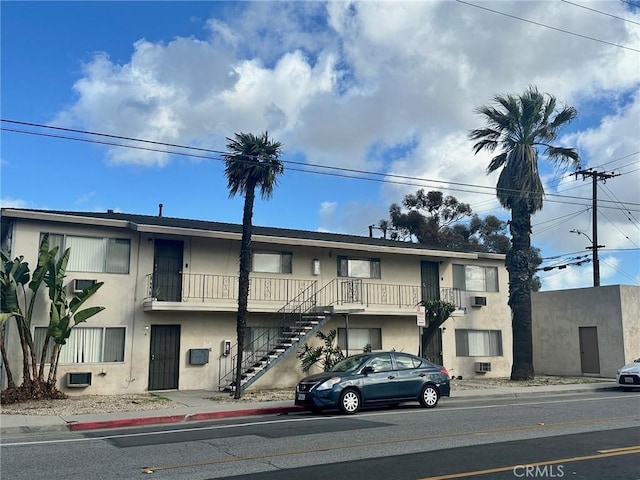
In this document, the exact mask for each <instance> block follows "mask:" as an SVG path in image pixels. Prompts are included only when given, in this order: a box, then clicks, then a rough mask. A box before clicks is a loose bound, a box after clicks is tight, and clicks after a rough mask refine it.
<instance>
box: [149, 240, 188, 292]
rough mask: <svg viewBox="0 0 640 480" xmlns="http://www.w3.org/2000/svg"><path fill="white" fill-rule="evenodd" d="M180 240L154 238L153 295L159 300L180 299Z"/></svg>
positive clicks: (182, 246)
mask: <svg viewBox="0 0 640 480" xmlns="http://www.w3.org/2000/svg"><path fill="white" fill-rule="evenodd" d="M183 250H184V244H183V242H182V241H180V240H156V241H155V251H154V255H153V263H154V267H153V296H154V298H156V299H158V300H160V301H161V302H180V301H182V255H183Z"/></svg>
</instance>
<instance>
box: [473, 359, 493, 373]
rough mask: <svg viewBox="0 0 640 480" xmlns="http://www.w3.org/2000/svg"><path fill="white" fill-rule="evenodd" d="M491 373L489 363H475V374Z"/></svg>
mask: <svg viewBox="0 0 640 480" xmlns="http://www.w3.org/2000/svg"><path fill="white" fill-rule="evenodd" d="M490 371H491V362H476V373H487V372H490Z"/></svg>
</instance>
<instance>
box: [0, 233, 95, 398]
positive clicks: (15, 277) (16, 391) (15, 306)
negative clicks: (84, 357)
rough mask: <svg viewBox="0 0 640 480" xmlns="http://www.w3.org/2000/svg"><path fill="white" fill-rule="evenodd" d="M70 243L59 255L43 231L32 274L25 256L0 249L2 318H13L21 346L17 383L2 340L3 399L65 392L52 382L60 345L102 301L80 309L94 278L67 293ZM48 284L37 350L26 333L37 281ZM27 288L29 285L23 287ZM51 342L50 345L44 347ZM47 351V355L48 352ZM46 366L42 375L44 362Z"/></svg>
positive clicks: (92, 291) (91, 290) (38, 285)
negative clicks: (45, 325)
mask: <svg viewBox="0 0 640 480" xmlns="http://www.w3.org/2000/svg"><path fill="white" fill-rule="evenodd" d="M70 253H71V250H70V249H66V250H65V251H64V252H63V254H62V255H61V256H60V257H59V258H58V256H57V254H58V247H54V248H53V249H51V250H49V236H48V234H45V235H43V236H42V240H41V242H40V248H39V252H38V265H37V267H36V269H35V270H34V272H33V274H32V275H31V273H30V269H29V264H28V263H27V262H25V261H24V257H22V256H20V257H16V258H15V259H14V260H11V258H10V256H9V254H8V253H6V252H4V251H3V252H2V253H1V254H0V255H1V257H2V265H3V268H2V272H0V273H1V274H0V285H1V288H2V292H1V293H2V311H1V313H0V315H1V316H0V318H1V319H2V322H3V323H4V322H5V321H7V320H9V319H11V318H14V319H15V320H16V325H17V331H18V337H19V340H20V345H21V348H22V357H23V359H22V364H23V376H22V385H21V386H20V387H16V385H15V381H14V380H13V374H12V373H11V368H10V366H9V363H8V359H7V356H6V352H5V346H4V338H1V340H2V344H1V346H2V357H3V361H4V365H5V370H6V372H7V389H6V390H5V391H3V392H2V403H11V402H15V401H21V400H26V399H39V398H62V397H64V395H63V394H62V392H60V391H59V390H58V388H57V386H56V382H57V370H58V361H59V357H60V351H61V348H62V347H63V345H65V343H66V341H67V340H68V338H69V336H70V335H71V329H72V328H73V327H74V326H76V325H78V324H79V323H83V322H86V321H87V320H88V319H89V318H91V317H92V316H94V315H96V314H97V313H99V312H101V311H102V310H104V307H89V308H85V309H82V310H81V309H80V308H81V307H82V305H83V304H84V303H85V302H86V301H87V300H88V299H89V298H91V297H92V296H93V295H94V294H95V293H96V292H97V291H98V289H99V288H100V287H102V285H103V282H98V283H96V284H94V285H92V286H91V287H89V288H86V289H84V290H83V291H82V292H79V293H77V294H75V295H74V296H73V297H72V298H71V299H70V300H68V299H67V293H66V292H67V290H68V288H67V285H65V284H64V279H65V273H66V268H67V263H68V261H69V255H70ZM43 285H44V286H46V287H47V289H48V297H49V325H48V328H47V333H46V337H45V340H44V344H43V347H42V350H41V352H40V355H38V352H36V351H35V348H34V342H33V338H32V336H31V325H32V319H33V310H34V306H35V304H36V301H37V299H38V298H39V296H38V292H39V290H40V288H41V287H42V286H43ZM27 290H28V291H27ZM50 346H51V348H49V347H50ZM49 351H50V355H49V356H48V357H47V352H49ZM47 363H48V364H49V371H48V373H47V374H46V376H45V364H47Z"/></svg>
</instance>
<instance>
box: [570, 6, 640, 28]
mask: <svg viewBox="0 0 640 480" xmlns="http://www.w3.org/2000/svg"><path fill="white" fill-rule="evenodd" d="M560 1H562V2H564V3H568V4H569V5H573V6H575V7H580V8H584V9H585V10H590V11H592V12H596V13H599V14H601V15H606V16H607V17H611V18H617V19H618V20H622V21H623V22H629V23H635V24H636V25H640V22H634V21H633V20H629V19H628V18H622V17H618V16H617V15H612V14H610V13H606V12H601V11H600V10H596V9H595V8H591V7H586V6H584V5H580V4H579V3H573V2H569V1H568V0H560Z"/></svg>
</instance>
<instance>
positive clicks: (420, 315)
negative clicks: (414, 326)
mask: <svg viewBox="0 0 640 480" xmlns="http://www.w3.org/2000/svg"><path fill="white" fill-rule="evenodd" d="M416 318H417V322H418V326H419V327H424V326H426V324H427V315H426V311H425V308H424V305H418V310H417V311H416Z"/></svg>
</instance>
